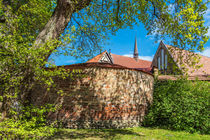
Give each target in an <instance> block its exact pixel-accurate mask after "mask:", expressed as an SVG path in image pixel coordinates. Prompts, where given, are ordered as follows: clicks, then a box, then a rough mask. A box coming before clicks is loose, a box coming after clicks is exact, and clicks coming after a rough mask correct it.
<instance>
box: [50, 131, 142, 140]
mask: <svg viewBox="0 0 210 140" xmlns="http://www.w3.org/2000/svg"><path fill="white" fill-rule="evenodd" d="M117 135H131V136H138V137H141V136H142V137H144V135H141V134H138V133H135V132H133V131H132V130H125V129H75V130H74V129H70V130H68V129H64V130H61V131H59V132H58V133H57V134H56V135H55V136H53V137H51V138H50V139H52V140H55V139H85V138H87V139H88V138H89V139H95V138H97V139H113V138H114V137H116V136H117Z"/></svg>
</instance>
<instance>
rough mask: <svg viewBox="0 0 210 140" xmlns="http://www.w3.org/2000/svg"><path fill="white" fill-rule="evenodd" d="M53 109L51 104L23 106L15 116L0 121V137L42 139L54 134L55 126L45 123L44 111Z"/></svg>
mask: <svg viewBox="0 0 210 140" xmlns="http://www.w3.org/2000/svg"><path fill="white" fill-rule="evenodd" d="M49 111H55V108H54V107H53V106H52V105H49V104H48V105H46V106H45V107H40V108H38V107H35V106H27V107H23V108H22V110H21V113H20V114H19V115H18V117H17V118H8V119H5V120H4V121H2V122H0V139H42V138H45V137H50V136H52V135H54V133H55V132H56V131H57V129H56V128H53V127H52V126H49V125H46V123H47V121H46V118H45V117H46V113H47V112H49Z"/></svg>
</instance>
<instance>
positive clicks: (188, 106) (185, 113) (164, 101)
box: [144, 80, 210, 134]
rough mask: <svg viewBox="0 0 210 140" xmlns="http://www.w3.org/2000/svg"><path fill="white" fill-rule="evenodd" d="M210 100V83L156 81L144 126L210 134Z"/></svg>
mask: <svg viewBox="0 0 210 140" xmlns="http://www.w3.org/2000/svg"><path fill="white" fill-rule="evenodd" d="M209 99H210V83H209V82H204V81H195V82H192V81H187V80H178V81H164V82H160V81H156V83H155V89H154V100H153V104H152V106H150V109H149V113H148V115H147V116H146V117H145V121H144V125H145V126H158V127H162V128H167V129H172V130H185V131H188V132H192V133H193V132H198V133H205V134H209V132H210V131H209V128H210V125H209V123H210V121H209V120H210V119H209V114H210V111H209Z"/></svg>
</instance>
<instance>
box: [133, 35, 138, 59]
mask: <svg viewBox="0 0 210 140" xmlns="http://www.w3.org/2000/svg"><path fill="white" fill-rule="evenodd" d="M138 57H139V53H138V47H137V40H136V38H135V44H134V53H133V58H134V59H136V61H137V60H138Z"/></svg>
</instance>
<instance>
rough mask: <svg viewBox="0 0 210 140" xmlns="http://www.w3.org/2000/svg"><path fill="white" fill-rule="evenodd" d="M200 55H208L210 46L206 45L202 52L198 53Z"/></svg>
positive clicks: (209, 54)
mask: <svg viewBox="0 0 210 140" xmlns="http://www.w3.org/2000/svg"><path fill="white" fill-rule="evenodd" d="M200 54H201V55H204V56H208V57H210V47H207V48H206V49H205V50H204V51H203V52H202V53H200Z"/></svg>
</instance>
